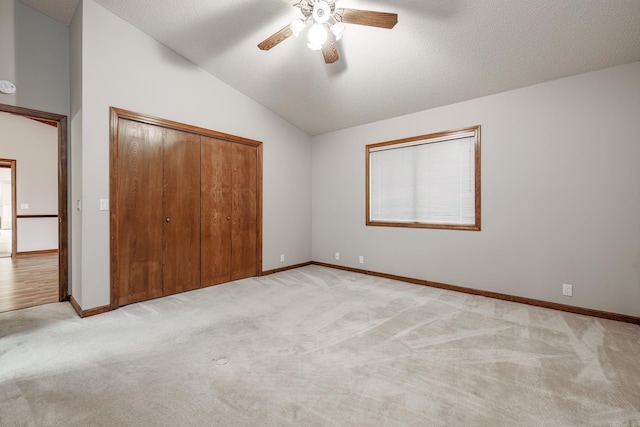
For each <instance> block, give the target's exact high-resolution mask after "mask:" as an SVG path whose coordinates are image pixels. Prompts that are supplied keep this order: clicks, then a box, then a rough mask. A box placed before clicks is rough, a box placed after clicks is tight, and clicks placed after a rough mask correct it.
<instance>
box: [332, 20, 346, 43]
mask: <svg viewBox="0 0 640 427" xmlns="http://www.w3.org/2000/svg"><path fill="white" fill-rule="evenodd" d="M345 28H346V25H345V24H343V23H342V22H336V23H335V24H333V25H332V26H331V32H332V33H333V35H334V36H335V37H336V40H340V39H341V38H342V34H344V30H345Z"/></svg>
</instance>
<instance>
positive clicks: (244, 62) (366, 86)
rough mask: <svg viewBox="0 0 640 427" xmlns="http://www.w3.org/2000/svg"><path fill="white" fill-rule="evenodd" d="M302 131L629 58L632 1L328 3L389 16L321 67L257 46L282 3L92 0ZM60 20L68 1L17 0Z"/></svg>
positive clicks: (290, 44) (639, 34) (634, 31)
mask: <svg viewBox="0 0 640 427" xmlns="http://www.w3.org/2000/svg"><path fill="white" fill-rule="evenodd" d="M96 1H97V3H99V4H101V5H102V6H104V7H105V8H106V9H108V10H110V11H111V12H113V13H114V14H116V15H118V16H120V17H121V18H123V19H124V20H126V21H128V22H130V23H131V24H133V25H134V26H136V27H138V28H139V29H140V30H142V31H144V32H145V33H147V34H149V35H150V36H151V37H153V38H155V39H157V40H159V41H160V42H162V43H163V44H165V45H167V46H168V47H170V48H172V49H174V50H175V51H177V52H178V53H180V54H182V55H183V56H185V57H187V58H188V59H190V60H191V61H193V62H195V63H196V64H199V65H200V66H201V67H203V68H204V69H205V70H207V71H209V72H210V73H211V74H213V75H214V76H216V77H218V78H219V79H221V80H223V81H224V82H226V83H228V84H229V85H231V86H233V87H234V88H236V89H237V90H239V91H240V92H242V93H244V94H246V95H247V96H249V97H251V98H252V99H254V100H255V101H257V102H259V103H260V104H262V105H264V106H265V107H267V108H269V109H270V110H272V111H274V112H275V113H277V114H279V115H280V116H282V117H284V118H285V119H287V120H288V121H290V122H291V123H293V124H295V125H297V126H298V127H300V128H301V129H304V130H305V131H307V132H308V133H309V134H311V135H317V134H322V133H325V132H329V131H332V130H338V129H342V128H346V127H351V126H355V125H360V124H365V123H369V122H373V121H378V120H382V119H386V118H391V117H396V116H399V115H403V114H408V113H412V112H416V111H421V110H426V109H430V108H434V107H438V106H442V105H447V104H452V103H455V102H459V101H464V100H468V99H473V98H477V97H480V96H484V95H489V94H493V93H497V92H502V91H505V90H510V89H515V88H519V87H524V86H529V85H532V84H536V83H540V82H543V81H548V80H553V79H557V78H561V77H565V76H570V75H575V74H580V73H584V72H588V71H593V70H598V69H602V68H606V67H610V66H614V65H618V64H625V63H629V62H634V61H638V60H640V1H639V0H485V1H478V0H395V1H390V0H388V1H382V0H338V1H337V5H338V6H339V7H345V8H355V9H369V10H377V11H383V12H395V13H397V14H398V24H397V25H396V26H395V28H394V29H392V30H385V29H378V28H370V27H363V26H358V25H348V27H347V30H346V31H345V34H344V37H343V39H342V40H340V41H339V42H338V52H339V54H340V58H341V59H340V60H339V61H338V62H336V63H335V64H331V65H326V64H325V63H324V61H323V59H322V54H321V53H320V52H314V51H311V50H310V49H308V48H307V47H306V40H305V39H304V37H303V36H301V37H300V38H293V37H292V38H290V39H288V40H285V41H284V42H282V43H281V44H279V45H277V46H275V47H274V48H273V49H272V50H270V51H261V50H259V49H258V48H257V46H256V45H257V44H258V43H259V42H260V41H262V40H263V39H265V38H267V37H268V36H270V35H271V34H272V33H274V32H275V31H277V30H279V29H280V28H282V27H284V26H285V25H286V24H287V23H288V22H290V21H291V19H292V18H293V17H294V16H296V14H297V11H298V9H296V8H293V7H292V6H290V5H288V4H287V2H286V0H285V1H282V0H180V1H158V0H96ZM23 2H24V3H26V4H28V5H30V6H32V7H34V8H36V9H39V10H41V11H42V12H44V13H46V14H48V15H49V16H51V17H53V18H54V19H57V20H59V21H60V22H63V23H65V24H68V23H69V21H70V18H71V15H72V13H73V10H74V8H75V4H74V3H77V1H75V0H23Z"/></svg>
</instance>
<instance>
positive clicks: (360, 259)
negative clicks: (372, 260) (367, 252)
mask: <svg viewBox="0 0 640 427" xmlns="http://www.w3.org/2000/svg"><path fill="white" fill-rule="evenodd" d="M358 262H359V263H360V264H364V257H363V256H362V255H360V257H359V258H358Z"/></svg>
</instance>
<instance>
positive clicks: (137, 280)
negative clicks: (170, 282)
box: [114, 119, 164, 305]
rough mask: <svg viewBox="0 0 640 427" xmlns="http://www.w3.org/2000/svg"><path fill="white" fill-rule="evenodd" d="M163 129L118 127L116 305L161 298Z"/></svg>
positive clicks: (136, 125)
mask: <svg viewBox="0 0 640 427" xmlns="http://www.w3.org/2000/svg"><path fill="white" fill-rule="evenodd" d="M163 136H164V129H163V128H159V127H156V126H152V125H147V124H143V123H139V122H135V121H130V120H125V119H120V120H119V121H118V151H117V159H118V160H117V169H118V180H117V182H116V199H115V201H114V202H115V203H116V209H117V212H118V216H117V219H116V233H115V234H116V238H117V239H118V253H117V257H118V263H117V268H118V270H117V277H118V284H117V295H118V305H125V304H130V303H134V302H138V301H144V300H148V299H151V298H156V297H159V296H162V221H163V217H162V169H163V168H162V163H163V160H162V159H163V144H162V140H163Z"/></svg>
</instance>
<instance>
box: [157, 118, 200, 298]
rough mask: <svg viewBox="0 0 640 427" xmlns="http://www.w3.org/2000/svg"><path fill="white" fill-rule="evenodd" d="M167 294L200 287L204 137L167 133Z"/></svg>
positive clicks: (165, 143) (165, 133) (165, 142)
mask: <svg viewBox="0 0 640 427" xmlns="http://www.w3.org/2000/svg"><path fill="white" fill-rule="evenodd" d="M163 142H164V156H163V157H164V175H163V189H164V209H163V212H164V218H163V222H162V224H163V226H164V230H163V236H164V242H163V251H162V259H163V279H164V295H170V294H175V293H178V292H184V291H189V290H192V289H196V288H199V287H200V136H199V135H196V134H193V133H187V132H182V131H178V130H173V129H165V130H164V141H163Z"/></svg>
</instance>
